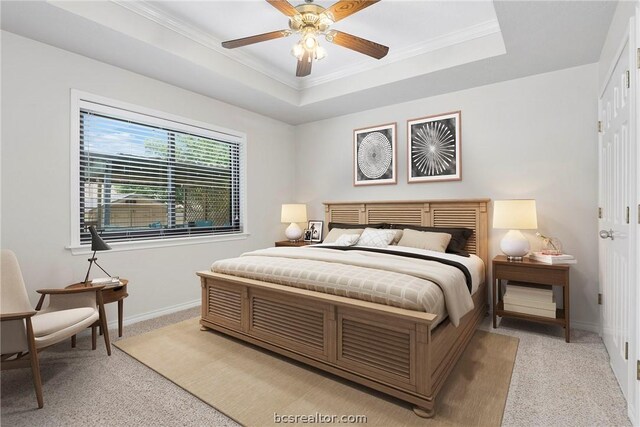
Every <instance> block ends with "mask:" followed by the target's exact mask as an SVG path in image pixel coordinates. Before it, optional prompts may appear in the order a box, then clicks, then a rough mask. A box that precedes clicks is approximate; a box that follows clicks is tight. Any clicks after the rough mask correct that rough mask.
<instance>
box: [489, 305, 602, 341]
mask: <svg viewBox="0 0 640 427" xmlns="http://www.w3.org/2000/svg"><path fill="white" fill-rule="evenodd" d="M489 315H490V316H491V315H492V311H491V309H489ZM571 329H581V330H583V331H589V332H595V333H596V334H598V335H600V322H598V323H591V322H581V321H579V320H571Z"/></svg>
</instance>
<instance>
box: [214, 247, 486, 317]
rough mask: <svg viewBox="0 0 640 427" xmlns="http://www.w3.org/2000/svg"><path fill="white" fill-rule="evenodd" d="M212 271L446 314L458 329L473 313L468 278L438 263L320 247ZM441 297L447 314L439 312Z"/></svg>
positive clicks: (230, 262) (248, 256)
mask: <svg viewBox="0 0 640 427" xmlns="http://www.w3.org/2000/svg"><path fill="white" fill-rule="evenodd" d="M211 270H212V271H214V272H216V273H223V274H229V275H233V276H239V277H245V278H250V279H256V280H262V281H265V282H271V283H278V284H284V285H288V286H295V287H299V288H304V289H308V290H314V291H319V292H324V293H331V294H335V295H342V296H348V297H351V298H356V299H362V300H365V301H373V302H378V303H381V304H386V305H393V306H397V307H402V308H407V309H411V310H420V311H425V312H429V313H433V314H437V315H438V317H439V319H438V320H442V318H444V315H445V313H446V314H448V315H449V318H450V319H451V322H452V323H453V324H454V325H455V326H458V324H459V323H460V319H461V318H462V316H464V315H465V314H466V313H468V312H470V311H471V310H472V309H473V300H472V299H471V295H470V294H469V289H468V288H467V285H466V282H465V277H464V274H463V273H462V272H461V271H460V270H459V269H457V268H455V267H452V266H449V265H446V264H441V263H439V262H436V261H426V260H418V259H412V258H401V257H397V256H391V255H387V254H381V253H373V252H365V251H348V252H343V251H338V250H334V249H326V248H320V247H306V248H290V247H276V248H268V249H261V250H258V251H253V252H247V253H245V254H243V255H242V256H241V257H239V258H231V259H225V260H220V261H216V262H215V263H213V265H212V266H211ZM434 284H435V285H437V286H434ZM439 292H441V293H442V294H443V295H444V303H445V305H446V309H445V307H438V300H439V301H442V298H441V297H440V298H438V293H439ZM440 305H442V303H440ZM445 310H446V311H445ZM439 311H443V312H439Z"/></svg>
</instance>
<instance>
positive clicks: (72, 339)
mask: <svg viewBox="0 0 640 427" xmlns="http://www.w3.org/2000/svg"><path fill="white" fill-rule="evenodd" d="M71 348H76V336H75V335H74V336H72V337H71Z"/></svg>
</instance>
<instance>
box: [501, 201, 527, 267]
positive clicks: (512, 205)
mask: <svg viewBox="0 0 640 427" xmlns="http://www.w3.org/2000/svg"><path fill="white" fill-rule="evenodd" d="M493 228H499V229H506V230H509V232H508V233H507V234H505V236H504V237H503V238H502V240H501V241H500V249H501V250H502V252H503V253H504V254H505V255H506V256H507V259H508V260H509V261H522V257H523V256H525V255H526V254H528V253H529V250H530V249H531V245H530V244H529V240H527V238H526V237H525V236H524V235H523V234H522V233H521V232H520V230H535V229H536V228H538V219H537V216H536V201H535V200H496V201H495V202H494V203H493Z"/></svg>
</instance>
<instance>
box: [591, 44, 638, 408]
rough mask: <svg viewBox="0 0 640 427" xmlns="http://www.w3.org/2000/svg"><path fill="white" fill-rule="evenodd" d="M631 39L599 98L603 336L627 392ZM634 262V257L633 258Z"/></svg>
mask: <svg viewBox="0 0 640 427" xmlns="http://www.w3.org/2000/svg"><path fill="white" fill-rule="evenodd" d="M629 49H630V48H629V40H628V39H627V43H626V45H625V46H624V49H622V51H621V54H620V56H619V57H618V59H617V63H616V64H615V68H614V70H613V73H611V76H610V77H609V81H608V83H607V85H606V88H605V91H604V93H603V94H602V97H601V98H600V100H599V115H600V122H601V126H602V128H601V132H600V138H599V162H600V167H599V170H600V174H599V199H600V208H601V218H600V220H599V229H600V231H599V234H600V239H599V253H600V261H599V262H600V287H601V292H602V309H601V321H602V338H603V340H604V343H605V345H606V347H607V350H608V352H609V356H610V361H611V368H612V369H613V372H614V373H615V376H616V378H617V379H618V382H619V384H620V388H621V389H622V392H623V393H624V395H625V397H626V396H627V394H628V380H627V378H628V377H627V375H628V367H627V360H626V359H625V344H626V343H627V342H628V341H629V326H630V325H629V318H630V316H629V310H630V308H631V307H630V301H629V298H630V271H631V266H630V264H629V263H630V259H629V255H630V249H631V248H630V238H629V231H630V226H629V221H628V217H629V215H630V212H629V210H630V209H631V206H630V203H629V202H630V200H629V199H630V167H631V166H632V165H633V164H634V163H632V159H630V154H631V150H630V137H631V135H630V133H631V130H632V129H631V113H632V108H631V99H630V92H631V91H630V88H629V87H628V86H629V83H628V81H629V71H630V67H629ZM634 264H635V263H634Z"/></svg>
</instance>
